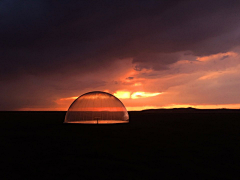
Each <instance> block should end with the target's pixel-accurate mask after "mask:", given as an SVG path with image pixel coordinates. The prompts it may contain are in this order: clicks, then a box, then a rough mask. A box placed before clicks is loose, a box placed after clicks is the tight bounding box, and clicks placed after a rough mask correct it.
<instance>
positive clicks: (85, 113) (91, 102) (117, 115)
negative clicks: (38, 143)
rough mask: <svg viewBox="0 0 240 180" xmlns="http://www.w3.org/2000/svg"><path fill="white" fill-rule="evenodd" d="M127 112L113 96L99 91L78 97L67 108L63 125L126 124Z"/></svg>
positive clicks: (127, 119)
mask: <svg viewBox="0 0 240 180" xmlns="http://www.w3.org/2000/svg"><path fill="white" fill-rule="evenodd" d="M128 122H129V116H128V112H127V110H126V108H125V106H124V105H123V103H122V102H121V101H120V100H119V99H118V98H116V97H115V96H113V95H111V94H109V93H106V92H101V91H93V92H88V93H86V94H83V95H81V96H79V97H78V98H77V99H76V100H75V101H74V102H73V103H72V104H71V105H70V107H69V109H68V111H67V113H66V116H65V120H64V123H82V124H115V123H128Z"/></svg>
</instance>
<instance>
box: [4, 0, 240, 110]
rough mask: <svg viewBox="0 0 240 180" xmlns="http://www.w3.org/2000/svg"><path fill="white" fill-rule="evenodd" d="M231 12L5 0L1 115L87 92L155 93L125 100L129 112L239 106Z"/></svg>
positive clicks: (230, 6) (189, 4) (237, 37)
mask: <svg viewBox="0 0 240 180" xmlns="http://www.w3.org/2000/svg"><path fill="white" fill-rule="evenodd" d="M239 8H240V2H238V1H231V0H230V1H224V0H222V1H221V0H220V1H219V0H214V1H211V2H209V1H206V0H202V1H198V2H195V1H169V0H168V1H167V0H165V1H154V0H148V1H144V0H142V1H124V0H123V1H56V2H49V1H40V0H37V1H24V2H19V1H16V0H8V1H7V0H3V1H1V2H0V16H1V17H3V18H1V19H0V26H1V27H4V28H0V39H1V41H0V59H1V61H0V92H1V93H0V100H1V104H0V110H18V109H22V108H36V109H37V108H46V109H50V110H51V108H52V109H54V108H66V107H67V106H68V105H69V104H68V105H67V104H66V105H63V104H62V105H59V104H58V103H57V102H59V101H58V100H59V99H61V98H68V97H74V96H78V95H81V94H82V93H84V92H86V91H91V90H108V91H109V92H111V93H115V92H117V91H128V92H130V93H136V92H146V93H156V92H158V93H162V94H161V95H158V96H156V97H149V98H144V99H141V98H139V99H135V101H133V100H131V99H125V100H124V101H125V103H126V104H127V106H129V107H130V106H138V105H139V106H159V107H160V106H167V105H169V104H206V105H207V104H209V105H210V104H234V103H235V104H236V103H240V102H239V101H238V98H236V96H237V89H239V83H238V82H239V81H238V80H239V78H238V77H240V76H239V73H238V68H239V63H240V62H239V53H240V50H239V45H240V18H239V17H240V12H239ZM214 55H215V56H214ZM204 58H205V59H204ZM171 93H172V94H171ZM168 94H171V95H169V96H168ZM173 97H174V98H173ZM139 103H140V104H139Z"/></svg>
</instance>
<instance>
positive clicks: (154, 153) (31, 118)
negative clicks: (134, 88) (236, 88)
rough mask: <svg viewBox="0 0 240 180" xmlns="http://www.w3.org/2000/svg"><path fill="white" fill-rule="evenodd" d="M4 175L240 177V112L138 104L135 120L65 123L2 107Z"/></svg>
mask: <svg viewBox="0 0 240 180" xmlns="http://www.w3.org/2000/svg"><path fill="white" fill-rule="evenodd" d="M166 111H167V110H166ZM0 115H1V120H0V132H1V136H0V140H1V174H0V177H1V179H20V177H28V178H29V179H46V178H47V179H57V178H60V179H67V178H68V179H73V178H78V179H137V180H138V179H180V178H181V179H183V178H184V179H239V178H240V112H239V111H238V112H237V111H236V112H234V113H227V112H225V111H224V112H223V113H219V112H218V113H214V112H205V113H202V112H195V113H182V112H181V113H174V112H171V113H164V112H151V111H145V112H130V113H129V115H130V123H129V124H115V125H81V124H63V121H64V116H65V112H0Z"/></svg>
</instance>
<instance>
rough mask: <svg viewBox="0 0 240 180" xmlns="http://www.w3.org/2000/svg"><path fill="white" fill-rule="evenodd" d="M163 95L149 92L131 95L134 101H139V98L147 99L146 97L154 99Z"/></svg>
mask: <svg viewBox="0 0 240 180" xmlns="http://www.w3.org/2000/svg"><path fill="white" fill-rule="evenodd" d="M159 94H162V93H149V92H134V93H132V95H131V98H132V99H137V98H146V97H153V96H157V95H159Z"/></svg>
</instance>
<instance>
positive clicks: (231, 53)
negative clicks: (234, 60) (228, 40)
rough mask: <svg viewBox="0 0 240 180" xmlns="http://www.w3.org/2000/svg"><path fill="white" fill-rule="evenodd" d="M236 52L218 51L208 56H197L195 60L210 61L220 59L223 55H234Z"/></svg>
mask: <svg viewBox="0 0 240 180" xmlns="http://www.w3.org/2000/svg"><path fill="white" fill-rule="evenodd" d="M237 55H238V54H237V53H235V52H227V53H218V54H213V55H210V56H203V57H198V58H197V60H198V61H210V60H218V59H221V58H224V57H229V56H231V57H235V56H237Z"/></svg>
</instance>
